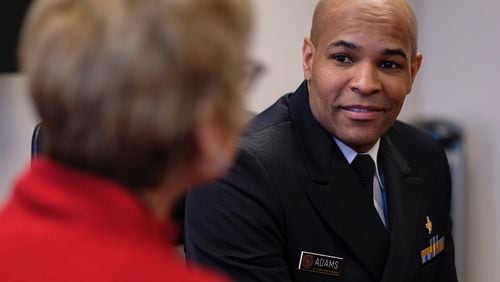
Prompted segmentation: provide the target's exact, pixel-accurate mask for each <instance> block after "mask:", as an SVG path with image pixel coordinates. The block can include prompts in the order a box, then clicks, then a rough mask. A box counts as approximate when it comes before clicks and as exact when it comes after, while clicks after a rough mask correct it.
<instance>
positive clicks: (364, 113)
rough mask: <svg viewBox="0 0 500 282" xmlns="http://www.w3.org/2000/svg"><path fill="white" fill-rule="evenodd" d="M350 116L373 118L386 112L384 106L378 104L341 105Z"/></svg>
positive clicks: (358, 118)
mask: <svg viewBox="0 0 500 282" xmlns="http://www.w3.org/2000/svg"><path fill="white" fill-rule="evenodd" d="M340 108H341V109H342V110H343V111H344V112H345V113H346V114H347V116H348V117H350V118H351V119H354V120H373V119H376V118H377V117H378V116H379V115H380V114H382V113H383V112H384V109H383V108H379V107H376V106H361V105H352V106H341V107H340Z"/></svg>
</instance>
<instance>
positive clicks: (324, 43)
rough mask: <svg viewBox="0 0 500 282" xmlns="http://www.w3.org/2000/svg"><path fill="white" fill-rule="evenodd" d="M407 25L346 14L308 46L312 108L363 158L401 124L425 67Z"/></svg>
mask: <svg viewBox="0 0 500 282" xmlns="http://www.w3.org/2000/svg"><path fill="white" fill-rule="evenodd" d="M401 25H404V22H403V21H401V20H398V19H397V17H390V16H387V15H383V16H381V14H380V13H379V14H376V13H369V12H368V13H366V12H360V11H357V10H356V9H344V10H342V12H332V13H330V14H329V16H327V17H325V18H324V19H323V21H322V23H321V26H322V29H321V32H320V33H319V36H318V37H317V38H316V39H315V42H312V41H311V39H309V38H306V39H305V40H304V47H303V67H304V76H305V78H306V80H307V81H308V88H309V103H310V105H311V110H312V112H313V115H314V117H315V118H316V119H317V120H318V122H319V123H320V124H321V125H322V126H323V128H325V129H326V130H327V131H328V132H330V133H331V134H332V135H333V136H335V137H336V138H338V139H339V140H340V141H342V142H343V143H345V144H346V145H348V146H349V147H351V148H353V149H354V150H356V151H358V152H365V151H367V150H369V149H370V148H371V147H372V146H373V144H374V143H375V142H376V140H377V139H378V138H379V137H380V136H381V135H382V134H384V133H385V132H386V131H387V130H388V129H389V127H390V126H391V125H392V124H393V123H394V121H395V120H396V118H397V116H398V114H399V112H400V110H401V107H402V106H403V102H404V99H405V97H406V95H407V94H408V93H409V92H410V90H411V86H412V83H413V80H414V78H415V75H416V73H417V71H418V69H419V67H420V62H421V59H422V56H421V54H417V55H415V54H414V53H413V52H412V50H411V42H409V39H408V34H407V33H406V32H405V31H404V30H406V29H402V28H401Z"/></svg>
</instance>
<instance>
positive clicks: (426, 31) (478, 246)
mask: <svg viewBox="0 0 500 282" xmlns="http://www.w3.org/2000/svg"><path fill="white" fill-rule="evenodd" d="M414 2H415V4H416V12H417V15H418V17H419V26H420V47H421V49H422V51H423V53H424V63H423V68H422V72H421V73H420V78H419V80H418V82H417V83H418V85H417V87H416V89H415V92H414V93H413V95H414V96H415V98H416V101H415V102H416V103H415V104H412V105H408V106H412V107H415V108H417V109H418V110H417V112H418V113H419V114H420V115H425V116H441V117H447V118H449V119H452V120H454V121H456V122H457V123H459V124H460V125H462V126H463V128H464V129H465V133H466V138H465V146H466V158H467V175H466V179H467V180H466V181H467V185H466V188H467V190H466V192H465V199H466V202H465V204H466V205H465V223H466V233H465V241H466V249H465V254H464V256H465V269H466V273H465V278H466V279H465V281H469V282H490V281H500V267H498V265H499V263H500V240H499V239H500V189H499V188H500V173H499V172H500V111H499V110H498V108H499V107H498V105H499V104H500V94H499V93H498V83H499V82H500V68H499V65H500V53H499V50H500V29H499V28H498V27H499V26H500V18H499V17H498V11H500V2H497V1H492V0H476V1H466V0H440V1H432V0H418V1H414Z"/></svg>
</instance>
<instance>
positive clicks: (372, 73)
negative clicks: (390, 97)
mask: <svg viewBox="0 0 500 282" xmlns="http://www.w3.org/2000/svg"><path fill="white" fill-rule="evenodd" d="M381 88H382V84H381V81H380V77H379V73H378V68H377V66H375V65H373V64H371V63H369V62H360V63H358V65H357V68H356V69H355V70H354V74H353V79H352V80H351V90H352V91H353V92H355V93H357V94H360V95H372V94H375V93H378V92H379V91H380V90H381Z"/></svg>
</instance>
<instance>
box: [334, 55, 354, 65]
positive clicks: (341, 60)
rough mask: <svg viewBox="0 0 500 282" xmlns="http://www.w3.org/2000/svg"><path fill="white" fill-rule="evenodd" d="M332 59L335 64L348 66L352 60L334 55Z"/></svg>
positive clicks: (344, 56)
mask: <svg viewBox="0 0 500 282" xmlns="http://www.w3.org/2000/svg"><path fill="white" fill-rule="evenodd" d="M333 58H334V59H335V60H336V61H337V62H340V63H344V64H350V63H352V60H351V58H349V57H348V56H346V55H334V56H333Z"/></svg>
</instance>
